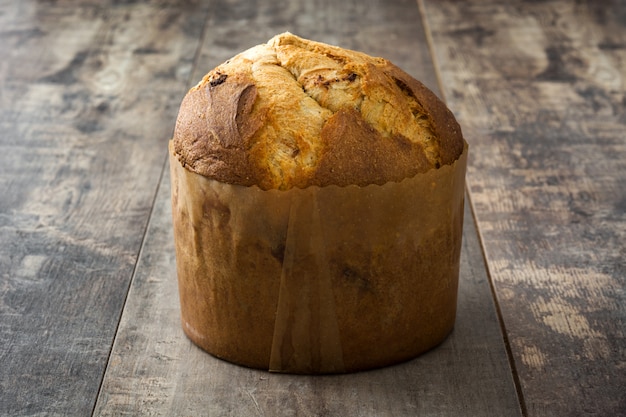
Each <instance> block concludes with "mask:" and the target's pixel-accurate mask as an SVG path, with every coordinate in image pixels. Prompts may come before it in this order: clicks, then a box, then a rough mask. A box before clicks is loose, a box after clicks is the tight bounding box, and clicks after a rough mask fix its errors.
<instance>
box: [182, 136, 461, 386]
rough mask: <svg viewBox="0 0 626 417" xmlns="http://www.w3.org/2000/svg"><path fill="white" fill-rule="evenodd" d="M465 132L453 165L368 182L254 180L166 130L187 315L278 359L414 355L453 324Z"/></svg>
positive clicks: (214, 337) (206, 340)
mask: <svg viewBox="0 0 626 417" xmlns="http://www.w3.org/2000/svg"><path fill="white" fill-rule="evenodd" d="M466 161H467V144H466V145H465V148H464V151H463V153H462V154H461V156H460V157H459V159H458V160H457V161H456V162H455V163H454V164H452V165H445V166H443V167H441V168H439V169H433V170H430V171H428V172H426V173H424V174H418V175H416V176H415V177H413V178H407V179H405V180H403V181H401V182H390V183H387V184H384V185H370V186H366V187H357V186H348V187H337V186H327V187H308V188H305V189H299V188H294V189H290V190H286V191H279V190H268V191H263V190H261V189H259V188H257V187H243V186H238V185H230V184H225V183H221V182H218V181H215V180H212V179H208V178H206V177H203V176H201V175H198V174H196V173H193V172H191V171H189V170H187V169H185V168H184V167H183V166H182V165H181V164H180V162H179V161H178V159H177V157H176V155H175V154H174V152H173V149H172V146H171V143H170V169H171V181H172V208H173V223H174V234H175V245H176V259H177V272H178V282H179V291H180V302H181V315H182V317H181V318H182V324H183V329H184V331H185V333H186V334H187V336H188V337H189V338H190V339H191V340H192V341H193V342H194V343H196V344H197V345H198V346H200V347H201V348H202V349H204V350H206V351H207V352H209V353H211V354H213V355H214V356H217V357H220V358H223V359H226V360H228V361H231V362H234V363H237V364H241V365H245V366H249V367H254V368H260V369H266V370H270V371H275V372H289V373H307V374H319V373H342V372H351V371H357V370H364V369H370V368H375V367H381V366H385V365H389V364H393V363H397V362H401V361H405V360H408V359H411V358H413V357H415V356H417V355H419V354H420V353H422V352H424V351H426V350H429V349H431V348H433V347H434V346H436V345H438V344H439V343H441V342H442V341H443V340H444V339H445V338H446V336H447V335H448V334H449V333H450V331H451V330H452V328H453V326H454V320H455V314H456V300H457V287H458V276H459V257H460V250H461V239H462V224H463V201H464V180H465V167H466Z"/></svg>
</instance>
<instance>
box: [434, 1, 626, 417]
mask: <svg viewBox="0 0 626 417" xmlns="http://www.w3.org/2000/svg"><path fill="white" fill-rule="evenodd" d="M424 3H426V4H423V5H422V6H423V9H424V11H425V16H426V21H427V22H428V25H429V28H430V32H431V34H432V40H433V45H435V48H433V49H434V51H435V57H436V62H438V64H439V70H440V74H441V78H442V85H443V86H444V92H445V96H446V97H447V99H448V104H449V106H450V107H451V108H452V110H453V111H454V112H455V114H456V115H457V116H458V118H459V120H460V123H461V125H462V126H463V127H464V129H465V134H466V136H467V137H468V140H470V142H471V143H472V145H473V148H472V152H471V154H470V157H471V160H470V163H469V171H468V185H469V192H470V194H471V201H472V204H473V209H474V213H475V216H476V221H477V223H478V228H479V231H480V237H481V240H482V244H483V247H484V251H485V256H486V260H487V265H488V268H489V274H490V276H491V278H492V281H493V285H494V288H495V293H496V296H497V301H498V304H499V308H500V311H501V314H502V319H503V322H504V326H505V329H506V334H507V338H508V340H509V343H510V349H511V352H512V356H513V360H514V368H515V370H516V371H517V377H518V378H519V383H520V385H521V391H522V393H523V402H524V404H525V408H526V410H525V412H526V413H527V415H529V416H578V415H603V416H617V415H626V294H625V292H624V289H625V288H626V260H625V259H626V2H624V1H621V2H619V1H599V2H591V1H589V2H586V1H584V2H569V1H551V2H529V3H521V2H501V1H493V0H492V1H483V0H474V1H466V2H457V1H438V2H435V1H432V2H431V1H428V2H424Z"/></svg>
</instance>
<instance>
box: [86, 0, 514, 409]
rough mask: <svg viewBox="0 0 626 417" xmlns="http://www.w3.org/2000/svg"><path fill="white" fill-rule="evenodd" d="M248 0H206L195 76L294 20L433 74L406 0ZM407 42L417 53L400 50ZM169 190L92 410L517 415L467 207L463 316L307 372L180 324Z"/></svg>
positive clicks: (302, 27)
mask: <svg viewBox="0 0 626 417" xmlns="http://www.w3.org/2000/svg"><path fill="white" fill-rule="evenodd" d="M255 6H256V7H255V8H253V9H252V8H250V6H248V5H247V3H246V2H245V1H240V2H235V1H225V2H221V3H220V4H216V5H214V7H212V12H211V16H210V17H209V20H208V23H209V26H208V30H207V34H206V39H205V41H204V48H203V51H202V53H201V55H200V60H199V65H198V68H197V69H196V71H195V76H194V78H195V79H198V78H199V77H201V76H202V75H203V74H204V72H206V71H208V70H209V69H210V68H211V66H213V65H216V64H218V63H219V62H221V61H222V60H225V59H227V58H229V57H230V56H232V55H233V54H235V53H237V52H239V51H240V50H242V49H245V48H247V47H249V46H252V45H254V44H255V43H259V42H263V41H265V40H266V39H268V38H269V37H271V36H272V35H273V34H275V33H278V32H281V31H283V30H290V31H292V32H294V33H297V34H299V35H302V36H306V37H311V38H314V39H318V40H322V41H326V42H334V43H336V44H340V45H344V46H349V47H352V48H356V49H361V50H366V51H368V52H370V53H376V51H379V52H380V55H384V56H386V57H387V58H390V59H391V60H392V61H394V62H396V63H397V64H399V65H400V66H402V67H404V68H411V71H412V72H413V73H414V74H416V76H418V77H420V78H427V79H429V80H430V82H431V85H432V84H434V83H435V77H434V74H433V73H432V63H431V62H430V60H429V58H428V50H427V46H426V42H425V41H424V39H423V31H422V29H421V26H420V16H419V12H418V9H417V6H416V4H415V3H414V2H412V1H411V2H405V1H400V0H397V1H393V2H389V1H385V2H383V1H373V0H370V1H366V2H363V1H346V2H341V3H333V5H332V7H331V5H330V3H328V4H326V3H325V4H324V9H323V10H318V9H312V6H311V4H310V2H306V1H301V2H290V3H289V5H288V6H286V7H285V9H278V8H277V6H274V5H273V3H272V2H270V1H258V2H256V4H255ZM331 10H332V13H330V11H331ZM283 13H284V14H283ZM381 16H384V19H382V20H381V19H380V17H381ZM289 22H294V23H293V24H289ZM370 26H375V28H372V27H370ZM392 39H393V42H392V41H391V40H392ZM390 43H393V45H394V48H390V47H389V45H390ZM411 49H413V51H414V52H413V53H409V52H406V51H410V50H411ZM372 51H373V52H372ZM394 51H397V53H396V52H394ZM403 51H404V52H403ZM421 75H424V76H425V77H421ZM181 99H182V97H181ZM169 195H170V185H169V176H168V174H166V176H165V177H164V178H163V180H162V182H161V188H160V190H159V194H158V196H157V200H156V205H155V208H154V212H153V215H152V217H151V222H150V225H149V228H148V232H147V235H146V240H145V246H144V248H143V250H142V255H141V257H140V261H139V264H138V266H137V272H136V275H135V278H134V280H133V283H132V286H131V290H130V292H129V296H128V300H127V303H126V306H125V309H124V313H123V316H122V320H121V322H120V328H119V330H118V334H117V337H116V341H115V344H114V348H113V352H112V355H111V359H110V362H109V366H108V369H107V372H106V375H105V379H104V381H103V385H102V390H101V393H100V396H99V399H98V403H97V406H96V409H95V415H98V416H117V415H137V414H142V415H162V416H175V415H220V416H247V415H266V416H282V415H285V416H287V415H303V416H313V415H346V416H347V415H350V416H369V415H377V416H392V415H394V416H403V415H407V416H408V415H433V416H435V415H442V416H443V415H446V416H454V415H458V416H467V415H472V416H489V415H490V416H502V415H506V416H515V415H520V409H519V402H518V400H517V397H516V392H515V387H514V384H513V381H512V376H511V373H510V368H509V366H508V361H507V356H506V352H505V347H504V344H503V341H502V335H501V333H500V328H499V323H498V319H497V316H496V313H495V309H494V305H493V301H492V298H491V292H490V288H489V283H488V280H487V276H486V273H485V267H484V264H483V259H482V253H481V250H480V246H479V243H478V240H477V238H476V232H475V229H474V225H473V221H472V216H471V214H470V213H469V211H466V223H465V229H464V233H465V238H464V243H463V250H462V260H461V264H462V265H461V284H460V294H459V310H458V321H457V325H456V328H455V330H454V332H453V334H452V335H451V336H450V337H449V338H448V339H447V340H446V341H445V342H444V344H443V345H441V346H440V347H439V348H437V349H435V350H433V351H431V352H429V353H428V354H426V355H423V356H421V357H420V358H417V359H416V360H413V361H410V362H408V363H405V364H401V365H398V366H394V367H389V368H385V369H381V370H375V371H370V372H362V373H357V374H350V375H340V376H314V377H310V376H294V375H282V374H273V373H267V372H263V371H258V370H251V369H247V368H242V367H239V366H236V365H232V364H229V363H226V362H223V361H221V360H218V359H215V358H214V357H212V356H210V355H208V354H207V353H205V352H203V351H201V350H200V349H199V348H197V347H196V346H195V345H193V344H192V343H191V342H190V341H189V340H188V339H187V338H186V337H185V335H184V334H183V332H182V329H181V326H180V309H179V304H178V291H177V284H176V271H175V259H174V247H173V234H172V227H171V206H170V200H169Z"/></svg>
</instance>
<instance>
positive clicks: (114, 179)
mask: <svg viewBox="0 0 626 417" xmlns="http://www.w3.org/2000/svg"><path fill="white" fill-rule="evenodd" d="M204 12H205V11H204V10H203V9H202V8H201V7H198V6H195V5H193V4H187V5H184V6H181V5H179V4H178V2H174V1H172V2H169V4H168V2H163V1H159V2H152V3H151V2H145V3H142V4H133V5H126V4H119V5H107V4H105V3H104V2H96V1H91V2H89V1H84V2H80V3H77V2H59V3H57V2H38V1H20V2H2V3H1V4H0V55H2V57H3V58H2V62H0V194H1V197H0V242H1V244H0V362H1V365H0V415H43V414H46V415H88V414H89V413H91V411H92V409H93V405H94V403H95V398H96V396H97V392H98V388H99V386H100V383H101V379H102V376H103V374H104V370H105V367H106V362H107V359H108V355H109V352H110V349H111V346H112V341H113V337H114V334H115V331H116V328H117V325H118V320H119V317H120V315H121V311H122V307H123V304H124V300H125V298H126V294H127V290H128V287H129V284H130V279H131V275H132V272H133V268H134V265H135V262H136V259H137V256H138V252H139V248H140V245H141V242H142V239H143V234H144V232H145V228H146V225H147V221H148V217H149V214H150V211H151V208H152V203H153V200H154V197H155V193H156V189H157V186H158V181H159V179H160V175H161V169H162V165H163V161H164V158H165V155H166V152H165V151H164V147H165V146H166V143H167V140H168V139H169V137H170V135H171V131H172V128H173V119H174V118H175V116H176V111H177V104H178V101H179V96H180V94H181V93H182V92H183V91H184V88H185V85H186V84H187V82H188V78H189V74H190V71H191V68H192V64H193V62H192V60H193V57H194V51H195V49H196V48H197V45H198V40H199V38H200V33H201V28H202V24H203V14H204Z"/></svg>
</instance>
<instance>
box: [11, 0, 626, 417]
mask: <svg viewBox="0 0 626 417" xmlns="http://www.w3.org/2000/svg"><path fill="white" fill-rule="evenodd" d="M285 30H288V31H291V32H293V33H296V34H298V35H301V36H304V37H308V38H312V39H315V40H319V41H323V42H329V43H333V44H338V45H340V46H343V47H348V48H353V49H359V50H362V51H364V52H367V53H370V54H373V55H378V56H384V57H386V58H389V59H390V60H392V61H393V62H394V63H396V64H398V65H399V66H401V67H402V68H404V69H405V70H406V71H407V72H409V73H411V74H412V75H414V76H415V77H416V78H418V79H421V80H422V81H423V82H425V84H427V85H428V86H429V87H431V88H432V89H433V90H434V91H436V92H437V93H438V94H439V95H440V96H442V97H443V98H444V99H445V100H446V101H447V103H448V105H449V106H450V108H451V109H452V110H453V112H454V113H455V114H456V116H457V118H458V120H459V122H460V123H461V125H462V127H463V130H464V133H465V136H466V138H467V140H468V142H469V143H470V159H469V167H468V174H467V193H468V199H467V201H468V205H467V207H466V216H465V218H466V222H465V228H464V244H463V252H462V265H461V286H460V289H459V313H458V318H457V326H456V328H455V330H454V332H453V334H452V335H451V336H450V337H449V338H448V339H447V340H446V342H445V343H444V344H443V345H441V346H440V347H439V348H438V349H436V350H434V351H432V352H429V353H428V354H426V355H423V356H421V357H419V358H417V359H415V360H413V361H410V362H407V363H405V364H401V365H398V366H394V367H389V368H385V369H382V370H376V371H371V372H362V373H358V374H352V375H344V376H335V377H303V376H288V375H276V374H268V373H265V372H261V371H254V370H249V369H244V368H240V367H237V366H234V365H230V364H227V363H225V362H222V361H219V360H217V359H215V358H212V357H211V356H209V355H207V354H205V353H204V352H202V351H200V350H199V349H197V348H196V347H195V346H194V345H193V344H191V343H190V342H189V341H188V340H187V339H186V338H185V337H184V335H183V334H182V331H181V329H180V326H179V310H178V304H177V303H178V295H177V288H176V281H175V269H174V264H175V259H174V254H173V242H172V232H171V220H170V215H171V212H170V207H169V174H168V171H167V165H166V155H167V150H166V145H167V141H168V139H169V138H170V136H171V134H172V130H173V126H174V121H175V118H176V114H177V111H178V105H179V104H180V101H181V100H182V97H183V96H184V94H185V92H186V91H187V89H188V88H189V87H190V86H191V85H193V84H195V83H196V82H197V81H198V80H199V79H200V78H201V77H202V75H204V73H206V72H207V71H208V70H210V69H211V68H212V67H214V66H215V65H217V64H219V63H220V62H222V61H224V60H226V59H228V58H229V57H231V56H232V55H234V54H235V53H238V52H240V51H242V50H243V49H246V48H248V47H251V46H253V45H256V44H258V43H262V42H264V41H266V40H267V39H269V38H270V37H271V36H273V35H274V34H276V33H279V32H282V31H285ZM0 57H1V58H0V415H3V416H4V415H6V416H42V415H53V416H56V415H59V416H61V415H72V416H73V415H76V416H84V415H112V416H117V415H172V416H174V415H211V416H214V415H215V416H218V415H219V416H222V415H230V416H245V415H259V416H279V415H294V416H295V415H304V416H322V415H324V416H346V415H354V416H404V415H406V416H409V415H437V416H449V415H458V416H479V415H484V416H514V415H523V416H580V415H598V416H618V415H626V335H625V334H626V325H625V323H626V294H625V288H626V261H625V260H624V259H626V243H625V241H626V91H625V90H626V88H625V86H626V2H625V1H623V0H602V1H591V0H587V1H585V0H577V1H566V0H552V1H522V0H515V1H503V0H500V1H496V0H468V1H453V0H445V1H435V0H418V1H415V0H361V1H356V0H346V1H341V2H339V1H330V0H316V1H315V0H311V1H302V0H298V1H286V0H279V1H272V0H254V1H246V0H206V1H201V0H195V1H194V0H187V1H173V0H153V1H145V2H135V1H95V0H80V1H68V0H66V1H63V0H59V1H53V0H50V1H34V0H24V1H19V2H18V1H10V0H5V1H2V0H0Z"/></svg>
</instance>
